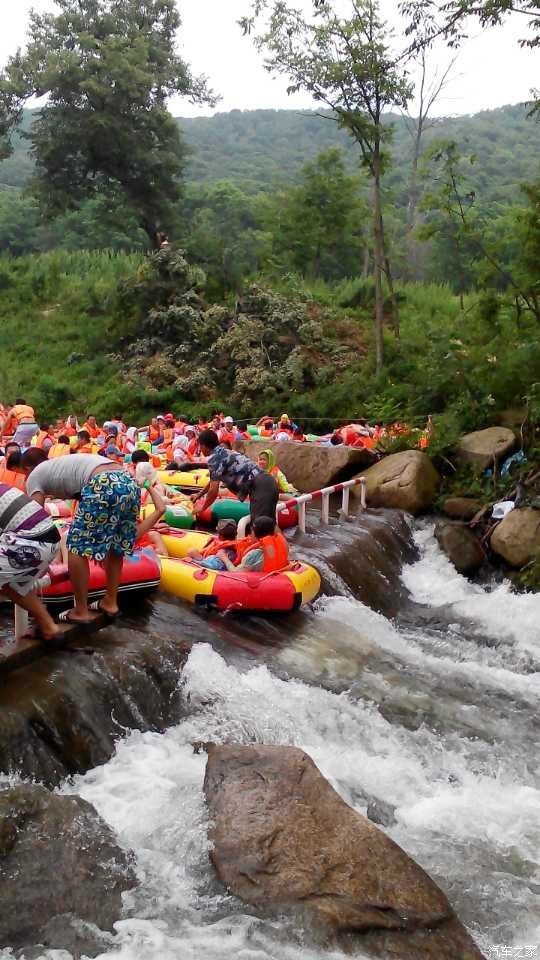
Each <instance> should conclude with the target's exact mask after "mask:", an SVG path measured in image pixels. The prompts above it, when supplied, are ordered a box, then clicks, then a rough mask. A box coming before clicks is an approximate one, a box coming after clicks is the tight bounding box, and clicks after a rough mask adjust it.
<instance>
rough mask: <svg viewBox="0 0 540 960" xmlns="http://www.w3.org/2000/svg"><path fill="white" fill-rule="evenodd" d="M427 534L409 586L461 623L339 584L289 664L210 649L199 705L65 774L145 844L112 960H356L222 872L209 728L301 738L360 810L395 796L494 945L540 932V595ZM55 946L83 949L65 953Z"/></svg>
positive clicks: (413, 837) (458, 899)
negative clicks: (259, 908) (379, 604)
mask: <svg viewBox="0 0 540 960" xmlns="http://www.w3.org/2000/svg"><path fill="white" fill-rule="evenodd" d="M417 543H418V546H419V547H420V549H421V552H422V556H421V559H420V560H419V561H418V562H417V563H414V564H413V565H411V566H410V567H408V568H406V569H405V570H404V573H403V579H404V582H405V584H406V586H407V589H408V590H409V592H410V594H411V596H412V598H413V600H414V601H415V602H417V603H422V604H427V605H429V606H431V607H433V608H435V609H436V610H437V609H441V610H442V608H443V607H444V608H447V607H448V605H449V604H450V605H451V613H452V615H454V616H455V617H456V619H457V620H458V621H460V622H458V623H456V624H452V623H451V620H450V625H449V627H448V628H447V629H446V628H444V627H443V628H440V629H439V630H438V632H437V631H429V630H427V629H424V628H423V627H422V626H421V623H420V624H419V625H417V626H414V627H410V626H407V627H406V628H400V627H399V626H397V625H395V624H392V623H390V622H389V621H388V620H386V619H385V618H384V617H383V616H381V615H380V614H377V613H374V612H373V611H372V610H370V609H369V608H368V607H366V606H365V605H363V604H361V603H359V602H358V601H356V600H354V599H353V598H351V597H350V596H348V597H334V598H327V599H325V600H324V601H322V602H321V603H320V604H319V605H318V607H317V608H316V612H315V614H314V615H313V616H311V617H307V618H306V626H305V629H304V630H303V632H302V631H301V632H300V633H299V635H295V636H294V637H292V638H291V641H290V643H289V644H288V645H287V646H286V647H283V648H282V649H281V650H280V651H279V652H278V653H277V654H276V658H277V661H276V664H275V665H276V666H277V667H278V669H279V671H280V675H279V676H278V675H276V673H275V672H274V664H270V666H266V665H265V666H261V665H253V666H250V665H249V664H248V667H247V669H246V664H245V662H244V663H242V664H241V665H240V666H238V667H237V666H235V665H232V664H231V663H227V662H226V661H225V659H224V658H223V657H222V656H220V655H219V654H218V653H217V652H216V651H215V650H214V649H213V648H212V647H211V646H210V645H208V644H206V643H201V644H198V645H195V646H194V647H193V649H192V651H191V653H190V656H189V658H188V661H187V664H186V667H185V670H184V673H183V676H182V688H183V695H184V697H185V700H186V703H187V704H188V706H189V711H190V712H189V715H188V716H187V717H186V718H185V719H184V720H183V721H182V722H181V723H180V724H179V725H178V726H177V727H175V728H172V729H170V730H168V731H167V732H166V733H165V734H162V735H161V734H151V733H146V734H141V733H132V734H131V735H129V736H128V737H127V739H126V740H124V741H122V742H120V743H119V744H118V749H117V752H116V755H115V756H114V757H113V759H112V760H111V761H110V762H109V763H107V764H105V765H104V766H102V767H99V768H97V769H95V770H92V771H90V772H89V773H88V774H86V775H85V776H82V777H77V778H75V780H74V782H73V783H72V784H69V785H65V786H64V787H63V791H64V792H66V793H68V792H75V793H79V794H80V795H82V796H83V797H84V798H85V799H87V800H88V801H90V802H91V803H92V804H94V806H95V807H96V809H97V810H98V812H99V813H100V814H101V815H102V816H103V817H104V819H105V820H106V821H107V822H108V823H109V824H110V825H111V827H112V828H113V829H114V831H115V832H116V835H117V836H118V838H119V841H120V842H121V843H122V845H124V846H125V847H126V848H129V849H132V850H133V851H134V852H135V855H136V864H137V866H136V869H137V874H138V878H139V881H140V885H139V887H138V888H137V889H136V890H135V891H133V892H132V893H130V894H128V895H127V896H126V897H125V910H124V917H123V919H121V920H119V922H118V923H117V924H116V930H115V934H114V935H113V938H112V940H111V942H110V945H108V946H106V947H105V948H104V951H103V953H102V954H101V957H102V958H105V957H107V958H108V960H173V958H174V960H178V957H182V960H223V957H225V956H234V957H238V958H240V960H274V958H276V960H277V958H279V960H322V958H323V957H324V958H326V960H338V958H341V960H342V954H341V953H338V952H336V951H326V950H322V949H318V948H316V947H314V946H312V945H310V944H309V941H307V942H306V941H305V939H304V934H303V931H301V930H295V929H294V928H290V927H287V925H286V923H285V921H284V920H283V919H282V920H279V921H278V920H275V921H269V920H263V919H261V918H259V917H257V916H256V915H255V912H254V911H253V912H252V911H250V910H249V908H248V907H246V906H245V905H242V904H241V903H240V902H239V901H237V900H236V899H235V898H234V897H230V896H227V895H226V894H225V892H224V891H223V889H222V887H221V886H220V885H219V884H218V883H217V881H216V879H215V877H214V875H213V872H212V869H211V867H210V864H209V858H208V851H209V848H208V840H207V814H206V808H205V804H204V799H203V791H202V785H203V778H204V768H205V755H204V754H201V755H196V754H194V752H193V749H192V746H191V745H192V743H193V742H195V741H207V740H213V741H216V742H229V741H236V742H240V743H252V742H259V743H270V744H291V745H296V746H300V747H302V748H303V749H305V750H306V751H307V752H308V753H309V754H310V756H311V757H312V758H313V759H314V761H315V763H316V764H317V765H318V766H319V768H320V769H321V771H322V772H323V774H324V775H325V776H326V777H328V779H329V780H330V781H331V783H332V784H333V785H334V786H335V788H336V789H337V790H338V792H339V793H340V794H341V795H342V796H343V798H344V799H345V800H346V801H347V802H348V803H350V804H351V805H352V806H354V807H355V808H356V809H357V810H358V811H359V812H362V813H364V814H365V813H366V810H367V805H368V803H369V802H370V801H377V800H378V801H384V802H385V803H386V804H390V805H391V807H392V808H394V818H395V824H394V826H393V827H391V828H389V829H388V828H385V829H386V831H387V832H388V833H389V834H390V835H391V836H392V837H393V838H394V839H395V840H396V841H397V842H398V843H400V844H401V845H402V846H403V847H404V849H405V850H407V852H408V853H410V854H411V855H412V856H413V857H414V858H415V859H416V860H417V861H418V862H419V863H420V864H421V865H422V866H423V867H424V868H425V869H427V870H428V872H429V873H431V875H432V876H433V877H434V878H435V879H436V880H437V882H439V883H440V884H441V885H442V886H443V888H444V889H446V891H447V892H448V893H449V896H450V898H451V901H452V903H453V904H454V906H455V907H456V909H457V911H458V914H459V915H460V916H461V918H462V919H463V920H464V921H465V922H466V923H467V924H468V925H469V927H470V928H471V930H472V932H473V934H474V935H475V937H476V938H477V940H478V942H479V944H480V946H481V947H483V948H484V950H485V952H486V953H487V951H488V947H489V945H490V944H501V943H504V944H507V945H512V944H516V945H522V944H535V943H538V935H539V929H540V917H538V915H537V914H536V915H535V910H537V904H536V901H537V896H536V893H535V890H537V889H538V884H539V883H540V867H539V850H540V789H539V788H540V783H539V776H538V764H537V763H534V760H533V761H532V763H531V751H534V748H535V745H534V741H533V740H532V739H531V735H530V729H532V727H530V726H529V724H532V722H533V719H534V716H535V712H536V705H537V698H538V693H539V692H540V686H539V680H540V676H539V674H538V672H535V663H537V662H538V647H537V640H538V637H539V636H540V633H539V630H540V626H539V620H538V609H539V608H538V604H539V602H540V601H539V600H538V599H537V598H534V597H521V596H514V595H512V594H511V593H510V592H509V590H508V588H507V587H506V586H503V587H499V588H497V589H496V590H495V591H493V592H491V593H488V592H486V591H484V590H483V589H482V588H480V587H478V586H475V585H472V584H471V583H469V582H468V581H466V580H465V579H464V578H462V577H459V576H458V575H456V574H455V571H453V568H451V567H450V566H449V564H448V562H447V561H446V559H445V558H444V557H443V555H442V554H441V553H440V551H439V549H438V547H437V545H436V544H435V541H434V540H433V537H432V534H431V531H429V530H425V531H421V532H420V533H418V534H417ZM535 609H536V611H537V613H536V614H535ZM463 620H466V621H467V627H466V628H465V627H464V625H463V622H462V621H463ZM486 637H488V638H492V639H493V643H489V644H487V645H486V643H484V642H483V641H484V640H485V638H486ZM535 658H536V660H535ZM283 673H285V676H283ZM322 675H324V676H327V677H329V678H332V677H336V678H339V679H341V681H342V682H343V690H342V692H339V691H337V692H332V690H331V689H324V688H323V687H322V686H318V685H317V684H318V683H319V682H320V678H321V676H322ZM369 682H372V683H373V682H376V684H377V685H378V686H377V689H378V690H380V691H382V697H381V701H384V700H385V698H386V699H387V700H388V701H390V700H391V699H392V697H394V698H396V697H397V698H399V697H401V698H403V699H406V698H407V697H408V696H411V697H420V698H422V697H423V698H424V700H426V701H430V702H433V703H435V705H436V706H437V708H438V709H439V710H440V716H442V717H443V719H444V716H445V711H447V715H448V716H450V713H451V711H453V713H452V716H453V717H455V716H459V718H460V719H461V720H463V721H465V720H466V719H467V718H469V717H470V716H471V714H473V715H474V718H475V722H477V723H478V724H479V725H480V726H481V727H482V729H483V733H484V734H485V735H484V736H472V735H468V734H467V733H466V732H465V733H464V732H462V730H461V729H460V726H459V724H453V725H450V724H448V725H447V726H445V724H444V723H430V722H429V720H426V721H425V722H420V723H419V724H418V725H417V726H416V727H414V726H413V727H411V726H407V725H405V724H403V723H401V722H400V721H399V717H398V718H397V719H390V720H389V719H387V718H385V717H386V715H385V712H384V709H382V707H381V702H377V703H376V702H375V701H374V698H371V697H370V695H369V693H368V689H369ZM426 691H427V693H426ZM503 708H504V709H503ZM464 729H466V728H465V727H464ZM512 737H513V738H514V739H512ZM538 952H539V954H540V947H539V950H538ZM10 957H11V953H10V952H9V951H4V952H2V951H0V958H2V960H8V958H10ZM43 957H44V958H46V960H69V954H66V953H65V952H63V951H48V952H46V953H44V954H43Z"/></svg>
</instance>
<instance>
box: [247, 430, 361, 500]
mask: <svg viewBox="0 0 540 960" xmlns="http://www.w3.org/2000/svg"><path fill="white" fill-rule="evenodd" d="M235 447H236V449H238V450H240V451H241V452H242V453H245V454H246V456H248V457H251V459H252V460H257V457H258V456H259V454H260V453H261V451H262V450H268V449H270V450H272V451H273V452H274V456H275V458H276V463H277V465H278V467H279V468H280V470H283V473H284V474H285V476H286V477H287V480H288V481H289V483H292V485H293V486H294V487H296V489H297V490H299V491H300V493H311V491H312V490H320V489H321V487H329V486H331V485H332V484H333V483H337V482H338V481H339V480H349V479H350V478H351V477H352V476H354V474H355V473H359V472H360V471H361V470H363V468H364V467H368V466H369V465H370V464H371V463H373V461H374V455H373V453H372V452H371V451H370V450H356V449H355V448H353V447H346V446H344V445H340V446H337V447H321V446H319V445H318V444H316V443H296V442H294V441H289V442H287V443H285V442H283V443H282V442H279V443H278V442H276V441H274V440H242V441H239V442H238V443H236V444H235Z"/></svg>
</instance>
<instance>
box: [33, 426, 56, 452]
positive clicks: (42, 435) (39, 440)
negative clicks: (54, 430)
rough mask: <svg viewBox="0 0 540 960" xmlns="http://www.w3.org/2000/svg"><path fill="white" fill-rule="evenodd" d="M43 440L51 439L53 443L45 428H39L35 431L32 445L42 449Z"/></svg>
mask: <svg viewBox="0 0 540 960" xmlns="http://www.w3.org/2000/svg"><path fill="white" fill-rule="evenodd" d="M45 440H51V442H52V443H54V440H53V438H52V437H51V436H50V434H48V433H47V431H46V430H40V431H39V433H36V435H35V437H33V439H32V446H33V447H38V448H39V449H40V450H43V444H44V442H45Z"/></svg>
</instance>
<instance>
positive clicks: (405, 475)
mask: <svg viewBox="0 0 540 960" xmlns="http://www.w3.org/2000/svg"><path fill="white" fill-rule="evenodd" d="M364 476H365V478H366V481H367V486H366V492H367V502H368V507H370V506H371V507H395V508H397V509H398V510H406V511H407V512H408V513H413V514H416V513H421V512H422V511H423V510H428V509H429V507H431V506H433V503H434V502H435V499H436V497H437V491H438V489H439V484H440V477H439V474H438V473H437V471H436V470H435V467H434V466H433V464H432V462H431V460H430V459H429V457H428V456H427V454H425V453H422V452H421V451H420V450H404V451H403V452H402V453H392V454H390V456H389V457H385V458H384V460H381V461H379V463H376V464H375V465H374V466H372V467H370V468H369V469H368V470H366V471H364ZM353 493H355V494H356V496H359V495H360V492H359V490H356V489H355V490H353Z"/></svg>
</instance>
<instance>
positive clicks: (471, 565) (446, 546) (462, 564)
mask: <svg viewBox="0 0 540 960" xmlns="http://www.w3.org/2000/svg"><path fill="white" fill-rule="evenodd" d="M435 536H436V538H437V542H438V544H439V546H440V548H441V550H443V551H444V553H445V554H446V556H447V557H448V559H449V560H451V561H452V563H453V564H454V566H455V568H456V570H457V571H458V573H464V574H467V573H474V572H475V571H476V570H479V569H480V567H481V566H482V564H483V562H484V559H485V555H484V551H483V550H482V546H481V544H480V541H479V540H477V538H476V537H475V535H474V533H473V532H472V531H471V530H469V528H468V527H467V525H466V524H464V523H450V522H442V523H438V524H437V526H436V527H435Z"/></svg>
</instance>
